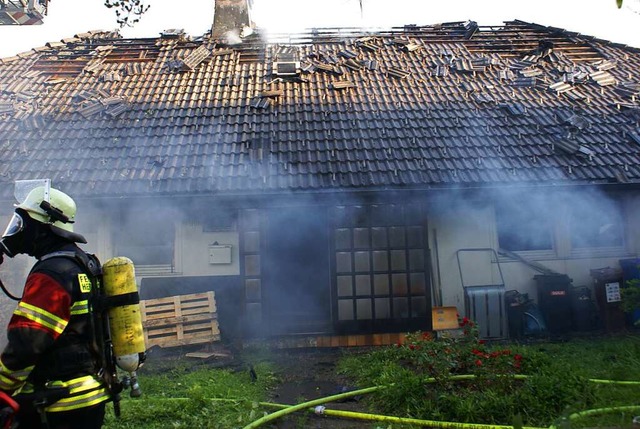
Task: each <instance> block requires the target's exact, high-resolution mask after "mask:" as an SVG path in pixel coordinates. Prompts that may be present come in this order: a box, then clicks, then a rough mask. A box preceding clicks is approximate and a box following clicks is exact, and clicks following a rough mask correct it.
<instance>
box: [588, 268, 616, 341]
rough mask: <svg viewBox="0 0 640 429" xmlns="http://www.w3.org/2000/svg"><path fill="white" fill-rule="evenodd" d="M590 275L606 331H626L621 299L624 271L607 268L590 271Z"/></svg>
mask: <svg viewBox="0 0 640 429" xmlns="http://www.w3.org/2000/svg"><path fill="white" fill-rule="evenodd" d="M590 273H591V277H592V278H593V283H594V288H593V289H594V291H595V295H596V303H597V304H598V311H599V312H600V319H601V320H602V324H603V325H604V329H605V330H606V331H607V332H617V331H622V330H624V328H625V315H624V311H622V306H621V299H620V288H621V287H622V285H623V280H622V270H619V269H616V268H611V267H605V268H598V269H595V270H590Z"/></svg>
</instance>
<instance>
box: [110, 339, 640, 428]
mask: <svg viewBox="0 0 640 429" xmlns="http://www.w3.org/2000/svg"><path fill="white" fill-rule="evenodd" d="M412 338H413V341H411V338H410V340H409V341H407V342H406V343H405V344H404V345H402V346H400V347H398V346H392V347H381V348H378V349H373V350H372V351H371V352H367V353H362V351H358V353H351V351H350V350H349V349H347V350H345V351H344V353H341V354H337V356H340V362H339V365H338V371H339V372H340V373H341V374H342V376H349V377H350V378H351V379H352V384H353V385H354V386H358V387H359V388H364V387H371V386H384V387H383V388H381V389H379V390H377V391H375V392H373V393H370V394H367V395H365V396H364V397H363V399H364V400H363V401H361V404H362V407H363V410H362V411H366V412H369V413H374V414H380V415H389V416H398V417H411V418H415V419H420V420H435V421H441V422H442V421H444V422H466V423H477V424H494V425H515V426H516V427H519V426H523V425H524V426H530V427H545V428H546V427H549V426H551V425H556V426H558V427H560V426H562V427H572V428H583V427H604V426H606V427H614V426H620V427H625V426H626V427H630V426H631V421H632V418H633V416H635V415H640V408H638V409H635V408H629V407H630V406H640V336H639V335H637V334H628V335H621V336H615V337H607V336H602V337H594V338H583V339H574V340H570V341H563V342H542V341H540V342H533V343H530V344H526V345H524V344H513V343H502V344H483V342H478V341H477V340H476V339H475V338H474V337H473V335H471V336H470V337H468V338H467V339H466V340H464V341H460V340H442V339H438V340H432V339H431V338H429V337H428V336H424V338H423V337H422V336H421V334H420V333H417V334H416V335H414V336H413V337H412ZM356 350H357V349H353V350H352V351H356ZM246 353H248V354H250V353H255V352H246ZM247 358H249V357H248V356H247ZM251 361H252V362H257V363H256V365H255V371H256V373H257V374H258V377H257V381H255V380H252V378H251V377H250V374H249V372H248V371H246V370H243V371H234V370H229V369H213V368H207V367H203V366H198V367H197V368H195V367H193V366H192V365H187V364H184V363H181V364H178V365H176V366H174V367H170V368H164V369H162V370H160V371H158V370H153V366H152V365H151V363H150V364H149V370H146V368H144V367H143V368H142V370H141V371H140V383H141V385H142V387H143V389H144V395H143V397H142V398H139V399H130V398H123V400H122V402H121V407H122V415H121V417H120V418H118V419H115V418H114V416H113V412H112V409H113V407H112V406H111V405H109V406H108V409H109V411H108V416H107V423H106V425H105V427H106V428H107V429H121V428H136V429H156V428H163V429H164V428H221V429H222V428H224V429H227V428H229V429H230V428H244V427H245V426H247V425H249V424H251V423H252V422H254V421H256V420H257V419H259V418H260V417H261V416H263V415H264V414H265V413H271V412H274V411H275V410H274V409H270V408H266V407H264V406H263V404H260V402H261V401H267V402H268V401H271V400H272V398H270V396H269V393H270V391H272V389H273V388H274V387H275V386H277V384H278V383H279V380H280V379H279V374H281V373H282V372H283V371H286V368H278V367H277V366H276V364H275V363H274V362H271V361H270V359H269V352H268V351H266V350H261V351H260V354H259V356H258V357H257V358H256V356H255V355H254V356H251ZM460 375H471V376H472V377H471V378H467V379H465V380H456V379H455V377H452V376H460ZM597 380H600V381H597ZM617 381H628V382H630V383H628V384H621V383H617ZM636 382H638V384H636ZM326 405H327V406H328V407H329V408H330V407H331V404H326ZM603 408H613V410H611V412H607V413H603V414H599V413H598V414H596V415H593V416H589V417H586V418H583V417H580V418H575V417H576V416H575V415H574V414H575V413H578V412H582V411H586V410H594V409H603ZM300 421H301V422H303V423H300V425H301V426H300V427H301V428H302V427H305V423H304V422H305V421H307V420H305V419H301V420H300ZM262 427H270V426H269V425H268V424H267V425H264V426H262ZM271 427H273V426H271ZM361 427H363V428H384V429H393V428H409V427H418V426H415V425H414V426H410V425H399V424H397V423H389V422H385V423H375V422H368V423H363V424H362V426H361Z"/></svg>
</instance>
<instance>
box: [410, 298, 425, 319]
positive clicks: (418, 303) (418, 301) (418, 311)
mask: <svg viewBox="0 0 640 429" xmlns="http://www.w3.org/2000/svg"><path fill="white" fill-rule="evenodd" d="M426 316H427V298H425V297H414V298H412V299H411V317H426Z"/></svg>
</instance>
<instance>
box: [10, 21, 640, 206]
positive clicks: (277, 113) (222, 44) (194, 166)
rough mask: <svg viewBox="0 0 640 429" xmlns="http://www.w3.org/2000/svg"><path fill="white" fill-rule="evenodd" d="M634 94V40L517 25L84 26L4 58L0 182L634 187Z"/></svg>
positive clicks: (224, 189)
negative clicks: (237, 29)
mask: <svg viewBox="0 0 640 429" xmlns="http://www.w3.org/2000/svg"><path fill="white" fill-rule="evenodd" d="M639 93H640V51H639V50H638V49H634V48H630V47H626V46H621V45H617V44H613V43H610V42H607V41H603V40H598V39H595V38H591V37H586V36H582V35H579V34H576V33H571V32H567V31H564V30H561V29H556V28H549V27H543V26H539V25H535V24H529V23H525V22H522V21H512V22H507V23H505V24H504V25H503V26H496V27H482V26H478V25H477V24H476V23H474V22H456V23H445V24H439V25H433V26H407V27H402V28H394V29H388V30H380V31H363V30H362V29H321V30H320V29H317V30H312V31H309V32H306V33H301V34H295V35H286V36H278V35H275V36H274V35H272V36H271V39H269V40H265V38H263V37H262V36H261V35H260V33H259V32H256V33H253V34H251V35H248V36H246V37H245V38H244V39H243V40H242V43H240V44H229V43H228V42H226V41H225V40H220V39H214V38H212V37H208V36H205V37H202V38H197V39H192V38H190V37H188V36H187V35H185V34H184V32H182V31H180V30H170V31H167V32H164V33H163V34H162V35H161V36H160V37H158V38H152V39H122V38H120V37H118V36H117V35H116V34H113V33H104V32H96V33H86V34H81V35H77V36H76V37H73V38H70V39H67V40H63V41H61V42H59V43H51V44H48V45H47V46H45V47H42V48H36V49H33V50H32V51H30V52H26V53H23V54H19V55H17V56H15V57H11V58H4V59H1V60H0V119H2V121H0V150H2V159H3V163H2V164H0V183H4V184H7V185H9V184H10V183H12V182H13V181H14V180H16V179H24V178H32V177H44V176H46V177H51V178H52V179H53V180H54V183H60V182H63V183H65V189H66V190H67V191H69V192H73V193H74V195H82V194H88V195H95V194H101V195H139V194H158V193H160V194H166V193H176V194H177V193H181V194H184V193H192V194H202V193H212V192H214V193H222V194H224V193H234V194H235V193H257V192H264V191H273V192H279V191H291V190H296V191H327V190H345V189H394V188H403V189H405V188H418V189H434V188H448V187H467V186H496V185H498V186H499V185H505V184H512V183H519V184H550V185H554V184H585V183H597V184H606V183H637V182H638V181H640V150H639V149H640V145H639V143H638V137H637V136H638V135H640V104H639V102H638V94H639ZM2 188H4V190H3V191H0V192H4V193H5V194H7V195H9V194H10V188H11V186H3V187H2ZM3 195H4V194H3Z"/></svg>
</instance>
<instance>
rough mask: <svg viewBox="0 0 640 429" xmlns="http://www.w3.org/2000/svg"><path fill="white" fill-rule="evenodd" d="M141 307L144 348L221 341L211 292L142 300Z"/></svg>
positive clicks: (213, 296)
mask: <svg viewBox="0 0 640 429" xmlns="http://www.w3.org/2000/svg"><path fill="white" fill-rule="evenodd" d="M140 308H141V311H142V322H143V323H142V325H143V330H144V336H145V341H146V344H147V347H151V346H154V345H157V346H160V347H176V346H182V345H189V344H200V343H206V342H213V341H219V340H220V330H219V326H218V321H217V314H216V303H215V294H214V293H213V292H206V293H197V294H190V295H176V296H172V297H166V298H158V299H150V300H144V301H141V302H140Z"/></svg>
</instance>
